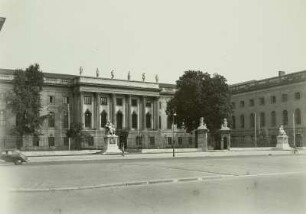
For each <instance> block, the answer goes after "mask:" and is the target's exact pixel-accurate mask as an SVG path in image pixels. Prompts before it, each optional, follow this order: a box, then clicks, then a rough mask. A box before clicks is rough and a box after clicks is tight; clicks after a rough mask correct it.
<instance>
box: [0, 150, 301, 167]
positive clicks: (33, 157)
mask: <svg viewBox="0 0 306 214" xmlns="http://www.w3.org/2000/svg"><path fill="white" fill-rule="evenodd" d="M99 152H100V150H81V151H43V152H39V151H31V152H29V151H24V152H22V153H23V154H24V155H26V156H28V158H29V159H28V160H29V162H30V163H40V162H41V163H43V162H60V161H65V162H66V161H93V160H121V159H128V160H131V159H159V158H173V156H172V149H169V150H168V151H163V153H156V151H155V152H154V153H149V152H148V151H146V153H125V156H122V154H121V153H120V154H110V155H103V154H101V153H99ZM296 154H297V155H305V154H306V150H302V149H301V150H298V152H297V153H296ZM257 155H258V156H265V155H294V153H293V151H292V150H275V149H272V148H256V149H249V148H235V149H231V150H230V151H229V150H222V151H221V150H212V151H208V152H202V151H192V150H190V152H186V150H185V152H178V151H176V153H175V158H188V157H190V158H194V157H199V158H200V157H235V156H257ZM4 164H5V165H6V164H10V163H6V162H2V161H0V165H4Z"/></svg>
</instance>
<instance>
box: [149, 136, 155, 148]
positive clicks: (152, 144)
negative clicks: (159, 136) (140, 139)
mask: <svg viewBox="0 0 306 214" xmlns="http://www.w3.org/2000/svg"><path fill="white" fill-rule="evenodd" d="M150 145H151V146H154V145H155V137H150Z"/></svg>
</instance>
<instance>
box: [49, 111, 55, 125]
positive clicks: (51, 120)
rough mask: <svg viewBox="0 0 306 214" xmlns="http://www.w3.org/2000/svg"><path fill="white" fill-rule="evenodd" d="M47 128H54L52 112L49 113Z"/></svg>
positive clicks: (53, 114)
mask: <svg viewBox="0 0 306 214" xmlns="http://www.w3.org/2000/svg"><path fill="white" fill-rule="evenodd" d="M48 126H49V127H50V128H54V126H55V113H54V112H49V118H48Z"/></svg>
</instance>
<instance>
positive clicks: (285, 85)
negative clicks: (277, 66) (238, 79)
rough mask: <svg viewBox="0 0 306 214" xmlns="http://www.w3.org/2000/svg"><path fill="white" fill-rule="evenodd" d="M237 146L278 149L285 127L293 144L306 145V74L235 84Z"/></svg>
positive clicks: (234, 133) (235, 135) (234, 131)
mask: <svg viewBox="0 0 306 214" xmlns="http://www.w3.org/2000/svg"><path fill="white" fill-rule="evenodd" d="M231 91H232V99H231V102H232V106H233V110H234V112H233V115H232V129H233V131H232V136H233V137H234V138H235V140H234V142H233V143H234V145H235V146H251V145H255V146H262V145H264V146H274V145H275V144H276V137H277V135H278V127H279V126H280V125H284V127H285V130H286V132H287V134H288V135H289V143H290V144H291V145H292V146H293V145H294V144H295V145H296V146H298V147H301V146H306V71H300V72H295V73H290V74H285V72H283V71H280V72H279V74H278V76H276V77H272V78H268V79H263V80H259V81H249V82H245V83H239V84H235V85H231Z"/></svg>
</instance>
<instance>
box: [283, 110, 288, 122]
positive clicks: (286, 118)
mask: <svg viewBox="0 0 306 214" xmlns="http://www.w3.org/2000/svg"><path fill="white" fill-rule="evenodd" d="M283 125H288V111H287V110H284V111H283Z"/></svg>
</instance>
